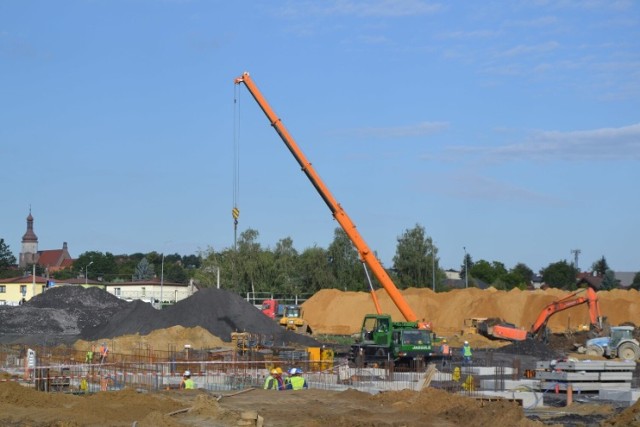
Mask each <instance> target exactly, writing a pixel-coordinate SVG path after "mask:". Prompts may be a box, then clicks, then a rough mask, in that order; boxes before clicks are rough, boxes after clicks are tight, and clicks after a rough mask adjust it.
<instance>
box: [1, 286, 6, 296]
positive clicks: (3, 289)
mask: <svg viewBox="0 0 640 427" xmlns="http://www.w3.org/2000/svg"><path fill="white" fill-rule="evenodd" d="M6 293H7V286H6V285H0V294H6Z"/></svg>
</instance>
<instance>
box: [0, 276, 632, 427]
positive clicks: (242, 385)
mask: <svg viewBox="0 0 640 427" xmlns="http://www.w3.org/2000/svg"><path fill="white" fill-rule="evenodd" d="M376 294H377V295H376V297H377V300H378V303H379V305H380V309H381V311H382V312H384V313H389V314H390V315H391V316H392V317H393V318H394V319H395V318H398V319H401V318H402V317H401V315H400V313H399V310H398V308H397V307H396V306H395V303H394V302H393V301H392V300H391V299H390V298H389V296H388V295H387V294H386V292H384V291H382V290H381V291H378V292H376ZM567 294H568V293H567V292H562V291H559V290H547V291H542V290H537V291H520V290H514V291H510V292H504V291H496V290H479V289H463V290H457V291H451V292H447V293H433V292H431V291H430V290H426V289H408V290H406V291H403V292H401V297H402V298H403V299H404V300H405V301H406V302H407V303H408V304H409V305H411V307H413V309H414V310H415V311H416V313H417V315H418V316H423V317H425V318H428V319H429V322H430V323H431V325H432V330H431V332H430V334H429V335H428V336H431V338H432V341H431V349H430V350H429V351H428V353H429V355H428V356H427V357H424V358H423V357H422V356H419V357H414V358H413V363H408V364H403V363H398V362H399V358H394V357H392V356H391V355H390V354H389V355H388V356H387V358H386V360H384V361H381V360H376V361H375V362H373V361H369V362H368V363H361V361H360V363H357V361H355V360H353V359H352V358H351V357H350V352H351V351H352V350H353V348H354V346H358V345H362V342H360V343H359V344H358V342H359V341H360V338H359V335H360V334H361V333H362V331H361V327H362V322H363V318H365V317H366V316H370V314H368V313H369V312H371V311H372V310H371V308H372V306H373V304H372V303H371V298H372V296H371V295H370V294H369V293H365V292H342V291H338V290H324V291H320V292H318V293H317V294H315V295H314V296H313V297H311V298H310V299H308V300H307V301H305V302H304V303H303V304H302V305H301V308H302V313H303V316H304V319H305V321H306V322H308V325H309V326H310V328H311V329H312V330H313V335H309V334H308V333H306V332H304V333H299V332H296V331H289V330H287V328H286V327H283V326H281V325H280V324H279V322H277V321H274V319H271V318H269V317H268V316H266V315H264V314H263V313H262V312H261V310H260V309H259V308H256V307H255V306H254V305H252V304H250V303H249V302H247V301H246V300H245V299H243V298H242V297H241V296H239V295H237V294H234V293H232V292H228V291H225V290H222V289H204V290H201V291H198V292H197V293H196V294H194V295H193V296H192V297H190V298H188V299H186V300H184V301H181V302H179V303H177V304H175V305H173V306H171V307H168V308H166V309H164V310H157V309H154V308H153V307H151V306H150V304H147V303H142V302H139V301H138V302H124V301H122V300H119V299H118V298H116V297H115V296H113V295H111V294H109V293H107V292H105V291H102V290H100V289H96V288H91V289H84V288H82V287H76V286H64V287H58V288H52V289H50V290H48V291H46V292H45V293H44V294H42V295H38V296H37V297H35V298H33V299H32V300H31V301H28V302H27V303H26V304H24V305H22V306H18V307H9V306H5V307H0V320H1V323H0V324H1V325H2V326H1V328H0V341H1V342H2V347H1V350H0V378H1V382H0V409H1V410H0V414H2V415H0V422H1V423H2V425H16V426H18V425H30V426H50V425H51V426H53V425H56V426H84V425H95V426H97V425H114V426H119V425H122V426H125V425H127V426H129V425H165V426H174V425H175V426H178V425H191V426H196V425H214V426H235V425H265V426H289V425H299V426H314V425H318V426H320V425H328V424H332V425H337V426H353V425H376V426H378V425H381V426H384V425H389V426H391V425H394V426H397V425H403V426H404V425H406V426H418V425H443V426H444V425H454V424H458V423H463V422H464V423H466V424H469V425H478V426H481V425H489V424H492V423H494V424H495V423H497V424H498V425H519V426H528V425H611V426H615V425H619V426H623V425H624V426H628V425H639V421H638V420H637V419H636V414H637V411H638V408H639V407H638V404H637V403H635V402H636V400H637V397H638V395H639V394H640V392H639V391H638V384H639V375H638V370H637V369H636V362H635V361H627V360H622V359H620V358H613V357H611V356H610V355H609V357H607V354H603V355H593V354H586V353H585V352H584V351H583V352H582V353H580V352H578V349H579V347H580V345H582V346H584V344H585V343H586V341H587V340H588V339H589V338H590V332H588V331H585V330H584V328H583V327H582V325H584V324H589V323H590V321H591V320H590V313H589V312H590V310H588V309H587V304H586V303H585V304H584V305H583V304H578V305H577V306H575V307H571V308H568V309H562V310H560V311H558V312H557V313H555V314H553V315H552V316H550V317H549V318H548V321H547V322H546V327H547V328H548V329H549V335H548V339H546V340H541V339H538V338H536V337H533V336H530V337H528V338H527V339H525V340H522V341H514V340H504V339H497V338H495V337H493V338H491V337H487V336H485V335H483V334H482V333H481V328H477V327H473V326H470V325H466V326H465V323H469V322H468V319H469V318H470V317H469V314H473V315H474V316H473V317H474V318H502V319H505V320H508V321H510V322H513V323H514V324H517V325H531V324H533V323H534V322H535V321H536V318H537V317H539V313H540V312H542V311H544V310H545V309H546V308H547V307H549V305H550V304H553V303H555V302H557V301H562V300H564V299H566V296H567ZM597 297H598V302H599V307H600V310H601V311H602V313H604V314H607V315H608V316H607V318H608V322H609V323H610V324H611V325H619V324H622V323H624V324H630V323H637V322H639V321H640V319H638V317H640V311H639V310H637V307H638V304H639V303H640V297H639V296H638V293H637V292H636V291H633V290H631V291H622V290H616V291H602V292H598V293H597ZM465 321H467V322H465ZM400 323H407V322H400ZM444 340H446V342H447V343H448V344H449V345H450V346H451V349H452V353H451V356H450V357H443V355H442V354H441V353H440V347H441V345H442V342H443V341H444ZM464 341H468V342H469V343H470V345H471V347H472V349H473V356H472V362H471V363H469V364H465V363H464V362H463V358H462V351H461V348H462V344H463V342H464ZM103 345H106V346H107V348H108V349H109V351H108V354H107V356H106V358H104V359H102V358H101V356H100V351H99V350H97V349H98V348H99V347H101V346H103ZM90 350H94V355H93V357H91V358H90V359H88V356H87V352H88V351H90ZM354 362H356V363H354ZM274 367H281V368H282V369H283V370H284V371H285V372H286V371H287V370H288V369H290V368H292V367H296V368H299V369H301V370H302V372H303V373H304V377H305V379H306V381H307V383H308V386H309V388H308V389H305V390H300V391H293V390H283V391H273V390H264V389H263V388H262V387H263V383H264V381H265V378H266V377H267V376H268V375H269V370H270V369H272V368H274ZM185 370H190V371H191V372H192V375H193V377H192V378H193V380H194V382H195V385H196V389H195V390H181V389H179V384H180V381H181V378H182V374H183V373H184V371H185Z"/></svg>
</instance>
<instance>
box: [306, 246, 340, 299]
mask: <svg viewBox="0 0 640 427" xmlns="http://www.w3.org/2000/svg"><path fill="white" fill-rule="evenodd" d="M329 263H330V261H329V255H328V253H327V251H326V250H325V249H323V248H319V247H317V246H314V247H311V248H307V249H305V250H304V251H303V252H302V254H300V256H299V257H298V278H299V280H300V286H301V287H302V289H304V290H305V291H306V292H310V293H315V292H317V291H319V290H320V289H326V288H338V287H339V286H338V281H337V280H336V277H335V276H334V275H333V274H332V273H331V268H330V265H329Z"/></svg>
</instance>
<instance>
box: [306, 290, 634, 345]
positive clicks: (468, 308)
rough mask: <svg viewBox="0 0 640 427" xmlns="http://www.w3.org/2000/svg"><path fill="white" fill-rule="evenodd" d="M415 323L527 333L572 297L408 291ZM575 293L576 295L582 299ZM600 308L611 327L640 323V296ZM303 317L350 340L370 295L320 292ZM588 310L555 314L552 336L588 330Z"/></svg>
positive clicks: (603, 298) (449, 329) (393, 310)
mask: <svg viewBox="0 0 640 427" xmlns="http://www.w3.org/2000/svg"><path fill="white" fill-rule="evenodd" d="M401 293H402V295H403V296H404V298H405V300H406V301H407V303H408V304H409V306H410V307H411V308H412V309H413V311H414V312H415V314H416V316H417V317H418V319H426V320H429V321H431V322H432V323H433V326H434V330H435V331H436V332H437V333H438V334H440V335H444V336H452V335H456V334H460V331H461V330H462V327H463V322H464V319H465V318H470V317H499V318H502V319H504V320H505V321H507V322H510V323H513V324H515V325H517V326H518V327H521V328H523V329H527V330H528V329H530V328H531V325H532V324H533V323H534V322H535V320H536V318H537V317H538V315H539V314H540V312H541V311H542V310H543V309H544V308H545V307H546V306H547V305H548V304H550V303H552V302H554V301H557V300H559V299H562V298H565V297H567V296H568V295H570V292H565V291H562V290H559V289H548V290H535V291H522V290H519V289H513V290H511V291H508V292H507V291H498V290H496V289H494V288H489V289H486V290H481V289H477V288H469V289H457V290H453V291H450V292H441V293H434V292H432V291H431V290H430V289H416V288H411V289H406V290H403V291H401ZM376 294H377V296H378V300H379V302H380V305H381V308H382V311H383V312H384V313H389V314H391V316H392V317H393V318H394V320H404V318H403V316H402V314H401V313H400V311H399V310H398V308H397V307H396V306H395V304H394V303H393V301H391V299H390V298H389V296H388V295H387V293H386V292H385V291H384V290H383V289H380V290H377V291H376ZM580 295H581V294H579V295H578V296H580ZM598 298H599V301H600V308H601V311H602V314H603V316H606V317H608V319H609V323H611V324H612V325H618V324H621V323H623V322H633V323H635V324H640V310H638V307H639V306H640V293H638V291H636V290H633V289H632V290H628V291H627V290H612V291H600V292H598ZM303 308H304V313H305V318H306V320H307V321H308V322H309V324H310V325H311V328H312V329H313V331H314V333H319V334H337V335H349V334H354V333H357V332H358V331H359V329H360V326H361V324H362V319H363V318H364V316H365V314H369V313H374V312H375V307H374V305H373V301H372V298H371V295H370V294H369V293H367V292H342V291H339V290H336V289H324V290H321V291H319V292H317V293H316V294H314V295H313V296H312V297H311V298H309V299H308V300H307V301H305V303H304V304H303ZM589 322H590V319H589V310H588V307H587V305H586V304H584V305H577V306H575V307H572V308H570V309H567V310H564V311H561V312H558V313H556V314H554V315H553V316H551V317H550V318H549V321H548V324H547V326H548V327H549V328H550V330H551V332H554V333H561V332H564V331H566V330H571V329H576V328H577V327H578V326H579V325H584V324H586V325H588V324H589Z"/></svg>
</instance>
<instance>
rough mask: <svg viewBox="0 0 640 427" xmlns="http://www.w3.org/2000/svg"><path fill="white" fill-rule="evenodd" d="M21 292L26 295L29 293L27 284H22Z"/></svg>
mask: <svg viewBox="0 0 640 427" xmlns="http://www.w3.org/2000/svg"><path fill="white" fill-rule="evenodd" d="M20 293H21V294H22V295H26V294H27V285H20Z"/></svg>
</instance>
